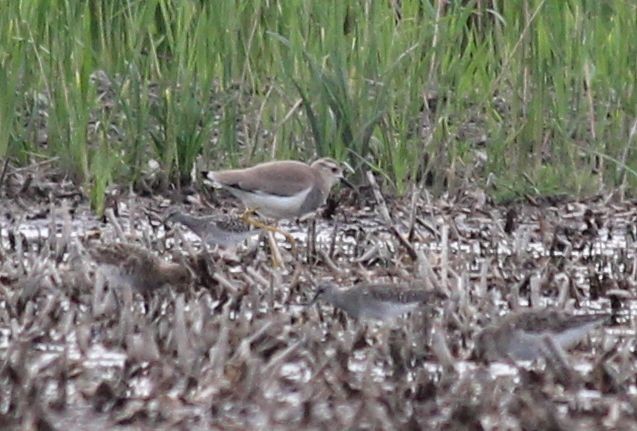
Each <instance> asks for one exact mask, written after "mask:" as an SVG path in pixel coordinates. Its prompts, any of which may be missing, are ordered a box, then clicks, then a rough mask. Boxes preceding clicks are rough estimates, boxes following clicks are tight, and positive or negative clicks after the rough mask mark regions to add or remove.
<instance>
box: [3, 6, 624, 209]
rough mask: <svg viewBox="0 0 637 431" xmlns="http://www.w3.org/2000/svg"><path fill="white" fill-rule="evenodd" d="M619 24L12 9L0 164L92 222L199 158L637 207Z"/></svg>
mask: <svg viewBox="0 0 637 431" xmlns="http://www.w3.org/2000/svg"><path fill="white" fill-rule="evenodd" d="M635 17H637V5H635V4H634V3H633V2H628V1H617V2H598V1H593V0H570V1H564V2H549V1H545V0H521V1H519V2H503V1H496V0H493V1H487V2H443V1H437V0H431V1H424V2H423V1H419V0H418V1H417V0H404V1H402V2H399V3H397V2H376V1H362V2H349V1H346V2H344V1H338V0H331V1H327V2H277V1H264V2H260V1H239V2H235V1H220V2H195V1H175V0H154V1H147V2H107V1H104V0H96V1H93V2H89V3H81V2H79V3H78V2H72V1H70V0H58V1H55V2H50V1H47V0H30V1H26V0H17V1H15V2H10V3H7V4H6V5H5V8H4V10H3V14H2V17H0V24H1V25H0V32H1V33H2V34H1V36H2V38H1V40H0V86H1V87H0V120H1V121H2V130H3V134H2V136H1V137H0V156H2V157H12V158H15V159H16V160H19V161H20V162H21V163H28V162H29V160H30V158H33V157H38V158H40V157H56V158H58V159H59V166H60V168H62V169H64V170H65V171H66V172H67V173H68V174H69V175H70V176H72V177H73V178H74V179H75V180H76V181H77V182H78V183H81V184H83V185H85V186H86V187H87V189H88V190H91V192H90V195H91V197H92V201H93V203H94V205H95V206H96V207H97V208H99V207H100V203H99V202H100V197H99V196H100V195H101V194H103V191H104V190H105V189H106V188H107V187H108V184H109V183H111V182H132V183H134V184H144V183H147V182H148V178H147V170H148V166H149V165H148V164H149V162H152V163H157V164H158V165H159V166H160V168H161V169H160V171H161V174H160V175H159V179H158V181H157V182H156V184H153V186H154V185H156V186H158V187H160V188H167V187H170V186H171V185H173V184H175V185H182V184H184V183H187V182H189V181H190V180H191V177H190V172H191V171H192V169H193V166H194V164H195V161H196V160H197V159H198V157H199V158H201V159H202V161H203V163H206V164H208V165H247V164H251V163H256V162H258V161H262V160H268V159H271V158H301V159H310V158H313V157H317V156H325V155H330V156H334V157H337V158H339V159H348V160H349V161H350V162H351V163H352V164H353V165H355V166H358V167H366V168H371V169H374V170H376V171H377V172H379V173H381V174H382V176H383V177H384V178H385V179H386V180H387V181H386V185H387V186H389V187H390V188H391V189H393V190H395V191H397V192H404V191H406V190H407V189H408V188H409V187H410V185H412V184H414V183H418V184H422V183H426V184H427V185H429V186H431V187H433V189H434V190H435V191H437V192H441V191H443V190H446V189H453V188H455V187H461V186H464V185H466V184H468V183H470V182H471V183H475V181H478V182H479V181H485V180H486V178H487V176H488V175H489V174H493V175H492V177H493V176H495V178H496V184H499V185H501V186H502V187H500V188H498V189H499V190H512V189H513V190H515V189H516V188H517V189H524V186H521V185H522V184H526V183H528V180H527V179H531V180H532V182H533V184H534V186H533V187H534V189H533V190H535V191H536V193H539V194H542V193H552V192H554V191H560V192H571V193H592V192H596V191H598V190H600V189H602V188H613V187H618V186H621V187H623V189H624V190H627V191H628V192H629V193H633V194H634V188H635V185H636V184H637V178H635V174H634V170H633V169H630V167H631V166H636V165H637V155H636V154H635V148H634V146H635V139H634V137H633V136H634V133H632V134H631V130H634V129H635V124H634V123H635V118H636V117H637V112H635V110H636V107H637V96H636V95H635V83H636V81H637V78H636V76H635V73H636V72H635V71H636V68H635V67H634V59H635V58H637V46H636V45H635V44H634V43H631V42H630V41H632V40H637V34H636V33H637V22H636V20H637V18H635ZM548 173H550V175H549V174H548ZM516 184H517V185H518V187H516ZM146 185H148V184H146ZM497 193H498V192H496V195H497Z"/></svg>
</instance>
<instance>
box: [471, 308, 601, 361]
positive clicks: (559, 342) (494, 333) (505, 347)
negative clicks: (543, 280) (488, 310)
mask: <svg viewBox="0 0 637 431" xmlns="http://www.w3.org/2000/svg"><path fill="white" fill-rule="evenodd" d="M609 317H610V315H609V314H607V313H597V314H576V315H573V314H569V313H567V312H565V311H563V310H558V309H552V308H544V309H539V310H524V311H518V312H514V313H512V314H509V315H507V316H505V317H503V318H501V319H500V320H498V321H497V322H496V323H494V324H491V325H489V326H488V327H486V328H485V329H483V330H482V331H481V332H480V333H479V334H478V336H477V338H476V341H475V355H476V356H477V357H478V358H480V359H484V360H487V361H495V360H498V359H505V358H510V359H513V360H523V361H524V360H534V359H537V358H540V357H543V356H547V354H548V352H547V351H546V348H547V344H546V343H547V338H549V337H550V338H551V339H552V341H553V342H554V344H555V345H556V346H557V347H559V348H561V349H563V350H568V349H570V348H572V347H574V346H575V345H577V343H579V342H580V341H581V340H582V339H583V338H584V337H585V336H586V335H587V334H588V333H589V332H590V331H591V330H593V329H595V328H597V327H599V326H601V325H602V324H603V323H604V322H606V321H607V320H608V319H609Z"/></svg>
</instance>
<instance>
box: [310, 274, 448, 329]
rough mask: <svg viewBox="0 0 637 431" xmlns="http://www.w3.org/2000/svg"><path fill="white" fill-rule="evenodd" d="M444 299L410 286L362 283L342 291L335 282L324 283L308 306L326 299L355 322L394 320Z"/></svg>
mask: <svg viewBox="0 0 637 431" xmlns="http://www.w3.org/2000/svg"><path fill="white" fill-rule="evenodd" d="M442 297H443V295H442V294H440V293H439V292H436V291H430V290H424V289H421V288H416V287H414V286H413V285H406V284H393V283H375V284H368V283H361V284H357V285H354V286H352V287H349V288H339V287H337V286H336V284H334V283H332V282H323V283H321V284H319V286H318V288H317V290H316V293H315V294H314V297H313V298H312V300H311V301H310V302H309V303H308V304H307V305H312V304H314V303H315V302H316V301H317V300H319V299H322V300H325V301H326V302H329V303H330V304H332V305H333V306H335V307H337V308H340V309H341V310H343V311H345V312H346V313H347V314H348V315H350V316H351V317H353V318H355V319H375V320H391V319H393V318H396V317H398V316H401V315H403V314H406V313H409V312H411V311H414V310H416V309H418V308H420V307H422V306H423V305H424V304H425V303H427V302H428V301H431V300H433V299H435V298H442Z"/></svg>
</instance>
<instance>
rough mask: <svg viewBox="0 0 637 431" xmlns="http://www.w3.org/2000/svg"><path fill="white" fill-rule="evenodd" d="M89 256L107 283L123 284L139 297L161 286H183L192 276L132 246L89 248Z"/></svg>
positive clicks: (185, 269)
mask: <svg viewBox="0 0 637 431" xmlns="http://www.w3.org/2000/svg"><path fill="white" fill-rule="evenodd" d="M90 254H91V256H92V257H93V260H94V261H95V263H97V264H98V265H99V267H100V270H101V271H103V273H104V275H105V276H106V278H107V279H108V280H111V282H114V283H116V284H119V283H122V284H127V285H129V286H131V287H132V288H134V289H136V290H137V291H139V292H140V293H143V294H146V293H149V292H151V291H153V290H154V289H158V288H160V287H161V286H163V285H165V284H170V285H173V286H183V285H187V284H188V283H190V281H191V280H192V273H191V272H190V270H189V269H188V268H187V267H185V266H184V265H180V264H178V263H173V262H167V261H165V260H163V259H162V258H160V257H158V256H155V255H154V254H152V253H150V252H149V251H148V250H146V249H144V248H142V247H139V246H136V245H132V244H124V243H114V244H107V245H102V246H97V247H94V248H92V249H90Z"/></svg>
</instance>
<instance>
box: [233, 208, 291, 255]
mask: <svg viewBox="0 0 637 431" xmlns="http://www.w3.org/2000/svg"><path fill="white" fill-rule="evenodd" d="M255 213H256V208H247V209H246V210H245V211H244V212H243V214H241V216H240V217H239V218H240V219H241V220H242V221H243V222H244V223H246V224H249V225H250V226H253V227H256V228H259V229H263V230H265V231H267V232H273V233H280V234H281V235H283V236H284V237H285V239H286V240H287V241H288V242H289V243H290V246H291V247H292V250H291V251H292V254H293V255H294V256H295V257H296V240H295V239H294V237H293V236H292V235H290V234H289V233H288V232H286V231H284V230H282V229H279V228H278V227H276V226H273V225H269V224H266V223H263V222H262V221H259V220H257V219H255V218H254V217H253V216H254V214H255Z"/></svg>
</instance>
